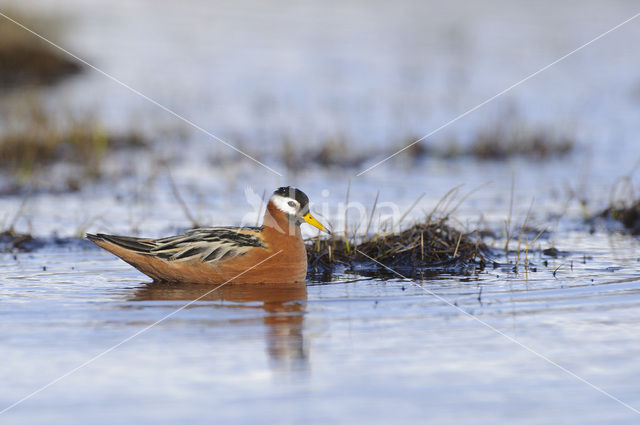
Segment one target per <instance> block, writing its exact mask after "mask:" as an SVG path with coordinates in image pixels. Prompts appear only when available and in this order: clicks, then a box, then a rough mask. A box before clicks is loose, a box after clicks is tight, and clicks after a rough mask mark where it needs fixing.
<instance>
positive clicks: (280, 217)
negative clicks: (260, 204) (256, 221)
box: [262, 202, 302, 239]
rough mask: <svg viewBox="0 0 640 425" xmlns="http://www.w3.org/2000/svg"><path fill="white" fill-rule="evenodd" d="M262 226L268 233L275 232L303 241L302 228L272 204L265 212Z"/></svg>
mask: <svg viewBox="0 0 640 425" xmlns="http://www.w3.org/2000/svg"><path fill="white" fill-rule="evenodd" d="M262 225H263V226H264V229H265V230H267V231H275V232H277V233H280V234H281V235H282V236H291V237H295V238H298V239H302V234H301V233H300V226H299V225H298V224H296V222H295V221H292V220H289V217H288V216H287V214H285V213H284V212H283V211H281V210H280V209H279V208H278V207H276V206H275V205H273V204H272V203H271V202H269V203H268V204H267V209H266V211H265V212H264V220H263V222H262Z"/></svg>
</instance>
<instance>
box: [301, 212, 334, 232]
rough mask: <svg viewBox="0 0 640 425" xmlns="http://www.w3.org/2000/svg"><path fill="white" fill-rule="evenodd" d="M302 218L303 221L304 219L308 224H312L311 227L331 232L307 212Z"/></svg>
mask: <svg viewBox="0 0 640 425" xmlns="http://www.w3.org/2000/svg"><path fill="white" fill-rule="evenodd" d="M302 219H303V220H304V221H306V222H307V223H309V224H310V225H312V226H313V227H315V228H316V229H320V230H322V231H323V232H326V233H328V234H331V232H330V231H329V230H328V229H327V228H326V227H324V226H323V225H322V224H320V222H319V221H318V220H316V218H315V217H314V216H312V215H311V213H307V214H306V215H304V216H303V217H302Z"/></svg>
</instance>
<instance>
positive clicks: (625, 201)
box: [597, 171, 640, 236]
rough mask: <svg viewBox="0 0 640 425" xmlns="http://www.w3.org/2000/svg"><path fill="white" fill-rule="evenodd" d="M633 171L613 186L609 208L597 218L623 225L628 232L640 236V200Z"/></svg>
mask: <svg viewBox="0 0 640 425" xmlns="http://www.w3.org/2000/svg"><path fill="white" fill-rule="evenodd" d="M632 175H633V171H632V172H631V173H630V174H629V175H628V176H624V177H622V178H620V179H618V181H617V182H616V183H615V184H614V185H613V187H612V189H611V196H610V201H609V206H608V207H607V208H605V209H604V210H603V211H601V212H600V213H599V214H598V215H597V218H600V219H605V220H610V221H611V220H612V221H614V222H618V223H620V224H621V225H622V227H623V229H624V230H625V231H626V232H629V233H631V234H632V235H635V236H638V235H640V198H639V197H638V196H637V191H636V188H635V187H634V185H633V182H632Z"/></svg>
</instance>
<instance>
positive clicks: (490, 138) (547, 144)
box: [402, 113, 575, 161]
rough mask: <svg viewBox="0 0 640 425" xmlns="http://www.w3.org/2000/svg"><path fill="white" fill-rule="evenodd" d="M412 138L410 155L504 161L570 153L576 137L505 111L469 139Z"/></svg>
mask: <svg viewBox="0 0 640 425" xmlns="http://www.w3.org/2000/svg"><path fill="white" fill-rule="evenodd" d="M415 140H418V138H416V139H413V140H411V139H409V140H407V141H405V142H404V143H402V146H406V147H407V149H405V151H404V154H405V156H408V157H410V158H420V157H423V156H432V157H436V158H442V159H456V158H465V157H466V158H473V159H478V160H484V161H505V160H508V159H510V158H516V157H521V158H526V159H530V160H536V161H541V160H547V159H550V158H559V157H563V156H565V155H568V154H570V153H571V152H572V151H573V149H574V147H575V141H574V140H573V139H572V138H570V137H568V136H565V135H561V134H559V133H558V132H557V131H554V130H552V129H548V128H541V127H532V126H531V125H528V124H526V123H525V122H524V121H523V120H522V119H518V118H517V117H514V116H513V114H512V113H511V114H509V113H507V114H505V115H504V116H503V117H501V119H500V120H499V121H497V122H496V123H494V124H493V125H490V126H487V127H485V128H483V129H480V130H478V131H477V133H476V134H475V135H474V136H473V137H472V138H471V140H470V141H469V142H468V143H464V144H462V143H461V142H459V141H457V140H455V139H453V140H450V141H449V142H448V143H446V144H444V145H433V144H431V143H429V142H424V141H423V142H420V143H415V144H414V142H415Z"/></svg>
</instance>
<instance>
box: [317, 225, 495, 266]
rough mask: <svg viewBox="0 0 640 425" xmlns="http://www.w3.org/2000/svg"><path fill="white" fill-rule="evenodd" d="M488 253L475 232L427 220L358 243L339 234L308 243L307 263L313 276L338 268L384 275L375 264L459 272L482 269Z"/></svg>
mask: <svg viewBox="0 0 640 425" xmlns="http://www.w3.org/2000/svg"><path fill="white" fill-rule="evenodd" d="M487 252H488V247H487V246H486V245H485V244H483V243H482V242H481V241H480V238H479V237H477V235H476V234H475V232H469V233H465V232H462V231H460V230H458V229H455V228H454V227H452V226H451V225H449V224H448V223H447V220H446V219H442V220H434V221H432V220H429V219H428V220H427V221H425V222H423V223H417V224H414V225H412V226H410V227H409V228H407V229H405V230H402V231H399V232H394V233H386V234H384V233H382V234H375V235H373V236H371V237H369V238H367V239H365V240H363V241H360V242H359V243H357V242H356V241H355V238H354V239H348V238H346V237H343V236H339V235H334V236H332V237H330V238H314V239H310V240H308V241H307V261H308V264H309V269H310V271H312V272H314V273H327V272H329V273H330V272H331V271H333V270H335V268H336V266H344V267H346V268H348V269H352V270H354V271H375V272H381V271H382V272H384V271H385V270H384V267H383V266H380V265H379V264H377V263H376V262H375V261H378V262H380V263H382V264H384V265H386V266H388V267H390V268H393V269H394V270H403V271H404V272H409V273H412V274H414V273H417V272H419V271H424V270H432V271H448V272H457V273H460V272H466V271H470V270H478V269H483V268H484V266H485V264H486V259H485V255H486V253H487ZM362 254H365V255H362ZM367 256H368V257H371V258H373V259H374V260H375V261H372V260H370V259H369V258H367Z"/></svg>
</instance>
